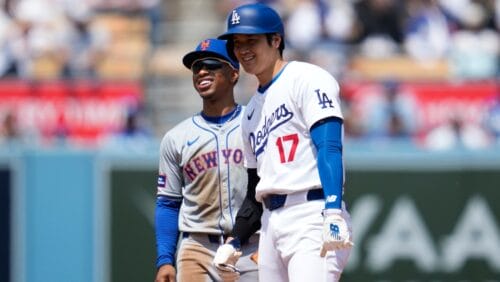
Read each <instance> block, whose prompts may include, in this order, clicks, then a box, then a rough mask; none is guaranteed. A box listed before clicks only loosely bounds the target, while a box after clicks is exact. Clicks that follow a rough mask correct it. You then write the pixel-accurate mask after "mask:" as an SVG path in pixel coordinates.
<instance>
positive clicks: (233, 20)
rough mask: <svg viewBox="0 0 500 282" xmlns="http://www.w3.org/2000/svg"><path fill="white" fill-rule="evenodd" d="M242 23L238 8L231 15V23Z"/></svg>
mask: <svg viewBox="0 0 500 282" xmlns="http://www.w3.org/2000/svg"><path fill="white" fill-rule="evenodd" d="M239 23H240V15H238V12H236V10H233V13H232V15H231V24H233V25H235V24H239Z"/></svg>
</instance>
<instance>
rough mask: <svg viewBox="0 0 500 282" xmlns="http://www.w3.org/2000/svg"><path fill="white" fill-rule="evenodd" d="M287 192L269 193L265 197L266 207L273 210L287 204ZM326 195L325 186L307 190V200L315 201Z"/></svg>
mask: <svg viewBox="0 0 500 282" xmlns="http://www.w3.org/2000/svg"><path fill="white" fill-rule="evenodd" d="M287 196H288V195H287V194H269V195H266V196H265V197H264V198H263V203H264V207H266V209H268V210H270V211H272V210H275V209H279V208H281V207H283V206H284V205H285V202H286V198H287ZM324 198H325V195H324V193H323V188H318V189H312V190H309V191H307V196H306V200H307V201H314V200H319V199H324Z"/></svg>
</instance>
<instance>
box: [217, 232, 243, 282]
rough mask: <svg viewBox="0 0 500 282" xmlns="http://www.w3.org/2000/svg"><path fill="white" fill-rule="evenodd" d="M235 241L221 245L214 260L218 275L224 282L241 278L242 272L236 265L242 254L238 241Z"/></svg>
mask: <svg viewBox="0 0 500 282" xmlns="http://www.w3.org/2000/svg"><path fill="white" fill-rule="evenodd" d="M233 241H235V242H233ZM233 241H231V242H229V243H226V244H224V245H221V246H220V247H219V248H218V249H217V252H216V253H215V257H214V260H213V263H214V265H215V268H216V269H217V273H219V276H220V277H221V279H222V281H224V282H228V281H236V280H238V279H239V278H240V271H239V270H238V268H236V266H235V265H236V262H237V261H238V259H239V258H240V257H241V255H242V253H241V251H240V249H239V247H238V246H239V242H237V241H238V240H237V239H234V240H233ZM235 246H236V247H235Z"/></svg>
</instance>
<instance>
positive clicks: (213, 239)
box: [182, 232, 228, 244]
mask: <svg viewBox="0 0 500 282" xmlns="http://www.w3.org/2000/svg"><path fill="white" fill-rule="evenodd" d="M190 235H193V236H202V237H203V236H206V237H207V238H208V241H209V242H210V243H215V244H223V243H224V242H226V239H227V237H228V235H220V234H208V233H189V232H182V238H187V237H189V236H190Z"/></svg>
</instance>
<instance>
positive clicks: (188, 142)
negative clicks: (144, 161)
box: [187, 136, 200, 146]
mask: <svg viewBox="0 0 500 282" xmlns="http://www.w3.org/2000/svg"><path fill="white" fill-rule="evenodd" d="M198 139H200V136H198V137H196V139H194V140H192V141H189V140H188V141H187V145H188V146H191V145H193V144H194V143H195V142H196V141H198Z"/></svg>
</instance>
